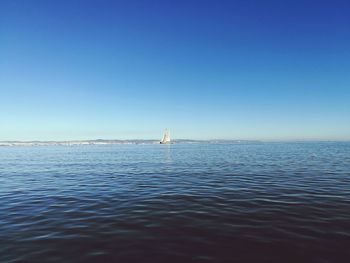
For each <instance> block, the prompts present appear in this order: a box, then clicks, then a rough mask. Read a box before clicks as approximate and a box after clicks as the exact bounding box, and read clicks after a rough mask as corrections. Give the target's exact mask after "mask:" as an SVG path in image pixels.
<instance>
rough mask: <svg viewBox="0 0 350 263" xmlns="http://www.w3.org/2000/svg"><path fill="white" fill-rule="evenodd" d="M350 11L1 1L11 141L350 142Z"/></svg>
mask: <svg viewBox="0 0 350 263" xmlns="http://www.w3.org/2000/svg"><path fill="white" fill-rule="evenodd" d="M349 14H350V2H349V1H334V0H332V1H322V0H317V1H316V0H315V1H295V0H293V1H277V0H276V1H268V0H266V1H260V0H255V1H249V0H241V1H235V0H231V1H214V0H212V1H205V0H203V1H202V0H197V1H189V0H186V1H185V0H182V1H181V0H180V1H175V0H173V1H151V0H150V1H130V0H125V1H117V0H116V1H97V0H96V1H72V0H69V1H62V0H60V1H50V0H42V1H40V0H35V1H26V0H22V1H18V0H2V1H0V99H1V101H0V121H1V122H0V140H33V139H38V140H66V139H97V138H106V139H107V138H109V139H112V138H115V139H118V138H121V139H126V138H145V139H150V138H152V139H158V138H160V137H161V136H162V133H163V130H164V128H169V129H170V130H171V132H172V135H173V137H175V138H192V139H211V138H219V139H269V140H270V139H274V140H283V139H287V140H289V139H337V140H338V139H340V140H349V139H350V15H349Z"/></svg>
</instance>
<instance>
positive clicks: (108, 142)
mask: <svg viewBox="0 0 350 263" xmlns="http://www.w3.org/2000/svg"><path fill="white" fill-rule="evenodd" d="M258 142H260V141H258V140H189V139H178V140H173V141H172V143H176V144H177V143H188V144H190V143H258ZM114 144H159V140H103V139H98V140H74V141H0V146H46V145H47V146H48V145H62V146H73V145H114Z"/></svg>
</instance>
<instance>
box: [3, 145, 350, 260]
mask: <svg viewBox="0 0 350 263" xmlns="http://www.w3.org/2000/svg"><path fill="white" fill-rule="evenodd" d="M349 258H350V143H332V142H324V143H260V144H259V143H257V144H172V145H114V146H73V147H68V146H67V147H66V146H50V147H0V262H65V263H66V262H164V263H166V262H349V261H348V260H349Z"/></svg>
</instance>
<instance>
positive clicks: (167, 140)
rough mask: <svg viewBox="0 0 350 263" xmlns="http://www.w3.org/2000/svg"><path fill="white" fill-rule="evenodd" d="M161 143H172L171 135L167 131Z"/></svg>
mask: <svg viewBox="0 0 350 263" xmlns="http://www.w3.org/2000/svg"><path fill="white" fill-rule="evenodd" d="M160 143H162V144H165V143H170V133H169V131H168V130H167V129H166V130H165V132H164V136H163V140H161V142H160Z"/></svg>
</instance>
